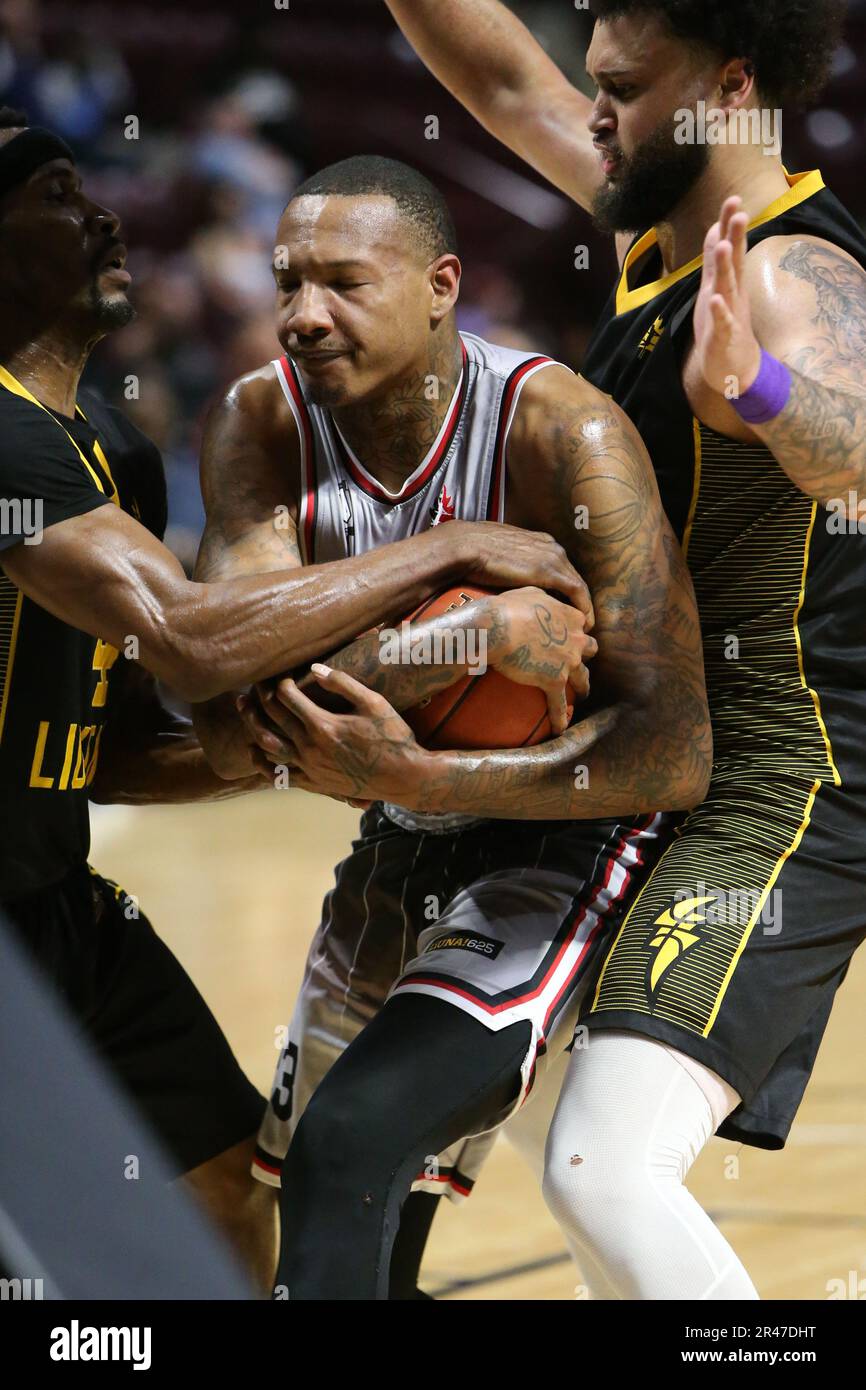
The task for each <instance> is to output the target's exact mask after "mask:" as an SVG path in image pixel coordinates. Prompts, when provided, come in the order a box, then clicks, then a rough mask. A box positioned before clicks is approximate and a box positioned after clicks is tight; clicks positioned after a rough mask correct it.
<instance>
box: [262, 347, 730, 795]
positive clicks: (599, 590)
mask: <svg viewBox="0 0 866 1390" xmlns="http://www.w3.org/2000/svg"><path fill="white" fill-rule="evenodd" d="M506 517H507V520H508V521H509V522H510V523H511V524H513V525H515V526H518V525H523V526H530V527H534V526H539V525H544V526H545V527H546V528H548V529H549V530H550V531H551V533H552V534H554V535H555V536H557V537H558V538H559V539H560V540H561V542H562V545H563V547H564V549H565V550H566V552H567V553H568V554H569V555H571V556H572V557H573V558H574V559H577V558H578V557H579V560H580V564H581V566H582V568H583V573H584V574H585V576H586V578H587V581H588V583H589V584H590V588H591V591H592V593H593V598H594V610H595V619H596V621H595V627H594V629H593V632H594V635H595V636H596V637H597V639H598V644H599V650H598V655H597V656H596V658H595V660H594V661H593V668H592V669H593V695H592V701H591V707H592V713H590V714H589V715H588V716H587V718H586V719H584V720H582V721H581V723H580V724H578V725H577V726H575V727H573V728H572V729H570V730H569V731H568V732H567V733H565V734H564V735H563V736H562V737H560V738H558V739H555V740H551V741H549V742H548V743H546V744H544V745H542V746H540V747H539V748H535V749H519V750H514V751H506V752H501V753H493V752H489V751H485V752H481V753H478V754H473V753H466V754H461V753H426V752H424V750H422V749H420V748H419V747H418V745H417V743H416V742H415V740H414V737H413V736H412V734H411V731H410V730H409V729H408V726H407V725H406V724H405V723H404V722H403V721H402V720H400V719H398V717H397V716H396V714H395V713H394V710H393V709H391V708H390V706H391V705H393V704H394V700H393V699H392V698H391V691H390V689H389V687H390V686H391V685H392V684H393V683H394V675H393V668H391V667H383V668H382V669H381V670H380V671H379V672H371V670H370V667H369V664H368V662H369V657H370V648H369V643H366V642H364V641H362V642H360V643H355V644H353V645H352V646H350V647H349V648H348V649H346V650H344V651H342V652H340V653H338V654H337V655H336V656H335V657H334V658H333V659H332V660H331V661H330V663H329V665H330V666H331V667H332V668H334V670H335V672H339V673H345V674H347V675H350V676H353V677H355V678H357V679H359V680H360V681H361V682H363V684H364V685H365V686H367V687H369V688H370V690H371V691H374V692H376V693H375V694H374V695H371V697H370V700H371V701H372V702H373V703H369V702H365V703H364V705H363V709H364V712H365V714H366V715H367V718H366V719H360V718H356V719H347V718H345V717H342V716H330V715H328V714H327V713H326V712H324V711H321V710H317V709H316V708H315V706H313V705H312V703H311V702H310V701H309V700H307V699H305V698H304V696H303V694H302V693H301V692H299V691H298V690H297V687H296V686H295V685H294V683H293V682H290V681H286V682H283V683H282V684H281V685H280V686H279V689H278V698H276V697H274V695H272V694H269V695H266V696H265V697H264V700H263V710H264V714H263V712H262V709H259V710H256V708H255V707H254V706H247V707H246V708H245V712H244V719H245V722H246V725H247V728H248V730H249V734H250V737H251V738H255V739H256V741H257V743H258V745H259V747H260V749H261V750H262V752H263V754H265V755H266V756H267V757H268V758H270V759H271V761H273V762H278V763H283V762H284V763H286V764H287V765H288V766H289V768H290V771H291V776H292V785H294V786H298V787H301V788H304V789H307V790H316V791H321V792H325V793H327V794H329V795H334V796H339V797H343V798H346V799H350V800H367V799H370V798H379V797H382V798H384V799H387V800H389V801H395V802H397V803H398V804H400V805H404V806H407V807H408V808H409V809H414V810H424V811H458V810H459V811H464V812H468V813H470V814H478V815H485V816H503V817H517V818H520V819H546V818H557V819H559V818H572V817H575V818H591V817H597V816H603V815H618V814H627V813H630V812H638V811H644V810H653V809H657V808H658V807H659V806H664V807H665V808H669V809H678V808H687V807H690V806H692V805H694V804H695V803H696V802H697V801H699V800H700V799H701V797H702V796H703V794H704V792H705V789H706V785H707V782H708V779H709V773H710V765H711V761H712V738H711V733H710V726H709V715H708V712H707V707H706V692H705V688H704V676H703V661H702V651H701V642H700V634H699V626H698V618H697V612H696V607H695V602H694V595H693V591H692V586H691V581H690V579H689V576H688V572H687V570H686V567H685V564H684V562H683V560H682V555H681V552H680V549H679V546H678V544H677V542H676V540H675V538H674V536H673V533H672V532H671V530H670V527H669V525H668V523H667V520H666V518H665V516H664V513H663V511H662V507H661V502H660V499H659V496H658V489H657V486H656V482H655V475H654V473H653V470H652V467H651V464H650V462H649V458H648V457H647V454H646V450H645V449H644V446H643V444H642V442H641V440H640V438H639V436H638V434H637V432H636V430H635V429H634V427H633V426H632V425H631V424H630V422H629V421H628V419H627V417H626V416H625V415H624V414H623V412H622V411H620V410H619V409H618V407H616V406H615V405H614V404H613V402H611V401H610V400H609V399H608V398H607V397H605V396H603V395H602V394H601V393H600V392H599V391H597V390H596V389H595V388H594V387H592V386H590V385H589V383H587V382H585V381H583V380H582V379H581V378H579V377H574V376H572V374H571V373H570V372H568V371H566V370H565V369H564V368H557V367H551V368H548V369H546V370H545V371H543V372H540V373H538V374H537V375H536V376H535V377H534V378H533V379H532V380H531V381H530V382H529V383H527V386H526V387H525V389H524V392H523V394H522V396H521V401H520V405H519V407H518V410H517V412H516V415H515V419H514V423H513V426H512V434H511V436H510V439H509V450H508V492H507V504H506ZM584 517H585V518H586V519H587V522H588V524H587V526H586V529H583V528H582V526H580V527H579V526H578V525H576V524H575V523H576V519H577V518H581V519H583V518H584ZM540 625H541V626H542V627H544V626H545V620H544V619H543V618H542V620H541V624H540ZM520 659H521V658H520V657H519V656H518V657H517V658H516V660H518V661H519V660H520ZM426 680H427V677H426V675H425V673H424V671H423V668H422V669H421V670H420V671H419V670H418V668H408V669H406V668H404V669H403V670H401V671H400V672H399V674H398V676H397V679H396V688H397V690H398V695H399V698H400V700H401V701H403V702H404V705H403V707H404V708H405V707H406V705H408V704H411V703H414V700H413V699H412V698H410V696H411V694H412V691H411V686H412V684H413V681H414V682H415V683H416V686H417V690H416V693H417V692H418V691H421V690H422V689H423V688H424V684H425V681H426ZM322 684H324V685H325V687H326V688H329V689H330V690H331V691H332V693H334V694H339V695H342V696H344V697H345V698H346V699H348V700H349V701H350V702H354V701H355V700H356V699H357V698H361V697H360V695H359V691H358V689H357V688H356V687H354V686H352V685H351V684H346V683H341V682H340V681H339V680H337V679H336V678H335V679H334V681H333V683H329V682H327V681H324V682H322ZM382 696H384V697H385V699H387V701H388V703H387V704H386V703H385V700H384V699H381V698H379V697H382ZM377 699H378V703H376V701H377ZM281 704H282V705H284V706H285V708H283V709H281V708H280V705H281ZM301 712H303V720H301V719H299V718H298V715H299V714H300V713H301ZM265 716H266V717H265ZM578 760H579V761H580V764H581V766H582V767H584V768H585V769H586V776H585V778H582V779H576V778H575V770H576V763H577V762H578ZM257 766H260V767H262V768H263V767H264V766H265V764H264V761H263V758H259V759H258V760H257Z"/></svg>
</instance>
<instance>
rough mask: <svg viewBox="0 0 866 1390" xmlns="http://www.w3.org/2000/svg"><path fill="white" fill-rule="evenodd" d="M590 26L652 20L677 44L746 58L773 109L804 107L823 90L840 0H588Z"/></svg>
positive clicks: (840, 17) (840, 19) (841, 13)
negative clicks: (625, 17)
mask: <svg viewBox="0 0 866 1390" xmlns="http://www.w3.org/2000/svg"><path fill="white" fill-rule="evenodd" d="M591 5H592V11H593V14H594V15H595V17H596V19H600V20H605V19H619V18H620V17H621V16H623V15H652V14H654V15H657V16H658V17H659V18H660V19H662V20H663V21H664V22H665V23H666V24H667V27H668V29H669V30H670V32H671V33H673V34H675V35H676V36H677V37H678V38H682V39H686V40H688V41H689V42H691V43H695V44H699V45H701V46H703V47H704V48H707V49H709V50H711V51H715V52H716V53H718V54H719V55H720V57H721V58H723V59H724V58H747V59H749V60H750V61H751V62H752V64H753V65H754V69H755V76H756V80H757V84H758V89H759V91H760V92H761V94H762V96H764V97H765V98H767V99H768V100H769V101H771V102H772V103H773V104H774V105H776V106H795V107H802V106H807V105H809V104H810V103H811V102H813V101H815V100H816V98H817V97H818V96H819V95H820V93H821V91H822V89H823V87H824V86H825V85H826V83H827V80H828V78H829V76H830V70H831V68H832V64H833V54H834V52H835V50H836V47H837V45H838V43H839V40H840V38H841V34H842V26H843V23H844V18H845V9H846V4H845V0H591Z"/></svg>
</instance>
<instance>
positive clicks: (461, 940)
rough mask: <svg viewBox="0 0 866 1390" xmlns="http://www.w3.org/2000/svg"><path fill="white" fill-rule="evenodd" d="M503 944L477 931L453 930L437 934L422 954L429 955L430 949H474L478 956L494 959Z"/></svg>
mask: <svg viewBox="0 0 866 1390" xmlns="http://www.w3.org/2000/svg"><path fill="white" fill-rule="evenodd" d="M504 945H505V942H504V941H495V940H494V938H493V937H492V936H480V935H479V934H478V932H466V931H454V932H448V934H447V935H446V936H437V937H436V938H435V939H434V940H433V941H431V942H430V945H429V946H425V948H424V955H425V956H429V954H430V952H431V951H474V953H475V954H476V955H478V956H486V957H487V959H488V960H495V959H496V957H497V956H498V955H499V952H500V951H501V950H502V947H503V946H504Z"/></svg>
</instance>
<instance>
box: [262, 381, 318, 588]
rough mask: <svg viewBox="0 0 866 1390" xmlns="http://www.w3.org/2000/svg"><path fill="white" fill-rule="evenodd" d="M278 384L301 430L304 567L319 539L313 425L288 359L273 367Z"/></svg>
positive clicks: (300, 529) (300, 534)
mask: <svg viewBox="0 0 866 1390" xmlns="http://www.w3.org/2000/svg"><path fill="white" fill-rule="evenodd" d="M271 366H272V367H273V369H274V372H275V374H276V378H277V381H278V382H279V383H280V386H281V387H282V391H283V395H284V396H285V398H286V400H287V402H288V405H289V409H290V410H291V412H292V415H293V416H294V418H295V424H296V425H297V427H298V439H299V440H300V446H301V487H300V501H299V506H298V540H299V542H300V547H301V561H302V563H303V564H304V565H311V564H313V547H314V544H315V537H316V479H315V469H314V467H313V449H314V442H313V425H312V421H311V420H310V412H309V410H308V409H307V403H306V401H305V400H304V394H303V392H302V390H301V385H300V382H299V381H298V378H297V376H296V375H295V369H294V367H293V366H292V363H291V362H290V361H289V359H288V357H278V358H275V359H274V361H273V362H272V363H271Z"/></svg>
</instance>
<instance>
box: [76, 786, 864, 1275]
mask: <svg viewBox="0 0 866 1390" xmlns="http://www.w3.org/2000/svg"><path fill="white" fill-rule="evenodd" d="M93 811H94V815H93V826H94V833H93V849H92V853H91V863H92V864H93V865H94V867H95V868H97V869H98V870H99V871H100V872H101V873H103V874H105V875H107V876H108V877H110V878H114V879H116V880H117V881H118V882H119V883H121V884H122V885H123V887H124V888H125V889H126V890H127V891H128V892H130V893H133V894H135V895H136V896H137V898H138V899H139V901H140V903H141V909H142V911H143V912H145V913H146V914H147V915H148V916H149V917H150V919H151V921H152V922H153V923H154V925H155V926H156V928H157V930H158V931H159V932H160V934H161V935H162V936H163V938H164V939H165V940H166V941H167V942H168V943H169V945H170V946H171V948H172V949H173V950H174V952H175V953H176V954H177V956H178V957H179V959H180V960H181V962H182V963H183V965H184V966H185V968H186V969H187V970H188V971H189V973H190V975H191V976H192V978H193V979H194V980H195V982H196V984H197V985H198V986H199V988H200V989H201V991H202V993H203V994H204V996H205V998H206V999H207V1000H208V1002H209V1004H210V1006H211V1007H212V1009H213V1010H214V1012H215V1014H216V1016H217V1018H218V1019H219V1021H220V1023H221V1024H222V1026H223V1028H224V1029H225V1031H226V1033H227V1035H228V1038H229V1040H230V1042H231V1044H232V1046H233V1048H234V1050H235V1052H236V1054H237V1056H238V1058H239V1060H240V1062H241V1065H242V1066H243V1067H244V1068H245V1070H246V1072H247V1074H248V1075H249V1076H250V1078H251V1079H252V1080H253V1081H254V1082H255V1083H256V1084H257V1085H258V1086H259V1087H260V1088H261V1089H262V1090H263V1091H264V1092H265V1093H267V1091H268V1090H269V1088H270V1083H271V1076H272V1071H273V1067H274V1063H275V1059H276V1055H277V1051H276V1045H275V1035H276V1030H277V1029H278V1028H279V1027H280V1025H283V1024H285V1023H287V1022H288V1019H289V1017H290V1014H291V1008H292V1004H293V1001H294V997H295V993H296V990H297V986H298V984H299V982H300V978H301V972H302V968H303V963H304V958H305V954H306V949H307V944H308V941H309V938H310V936H311V934H312V932H313V930H314V929H315V927H316V925H317V923H318V920H319V908H320V905H321V900H322V898H323V896H324V894H325V892H326V891H327V889H328V888H329V887H330V884H331V881H332V869H333V866H334V865H335V864H336V863H337V861H338V860H339V859H340V858H342V856H343V855H344V853H345V852H346V851H347V849H348V847H349V842H350V839H351V837H352V835H353V833H354V830H355V827H356V825H357V813H356V812H353V811H351V810H349V808H348V807H344V806H342V805H340V804H339V803H337V802H333V801H329V800H327V799H325V798H321V797H311V796H308V795H305V794H304V793H303V792H292V791H285V792H280V793H277V792H272V793H271V792H266V793H260V794H258V795H254V796H247V797H242V798H238V799H236V800H233V801H228V802H223V803H221V804H214V805H207V806H181V807H146V808H129V807H94V808H93ZM864 1015H866V949H864V951H862V952H860V954H859V955H858V956H857V957H855V961H854V964H853V966H852V968H851V971H850V972H849V976H848V979H847V981H846V982H845V984H844V985H843V987H842V989H841V991H840V993H839V996H838V998H837V1002H836V1007H835V1010H834V1013H833V1016H832V1018H831V1021H830V1026H829V1030H828V1033H827V1035H826V1037H825V1040H824V1045H823V1049H822V1052H821V1056H820V1057H819V1061H818V1066H817V1069H816V1071H815V1074H814V1076H813V1079H812V1082H811V1085H810V1087H809V1090H808V1092H807V1094H806V1098H805V1101H804V1103H803V1106H802V1108H801V1111H800V1114H799V1117H798V1120H797V1123H796V1125H795V1127H794V1130H793V1132H792V1135H791V1138H790V1140H789V1143H788V1145H787V1147H786V1149H784V1150H783V1151H782V1152H780V1153H764V1152H760V1151H758V1150H756V1149H752V1148H747V1147H740V1146H737V1145H733V1144H730V1143H728V1142H724V1141H722V1140H719V1139H713V1140H712V1141H711V1143H710V1144H709V1145H708V1147H707V1149H706V1150H705V1151H704V1153H703V1154H702V1155H701V1156H700V1158H699V1159H698V1161H697V1163H696V1164H695V1166H694V1168H693V1169H692V1173H691V1175H690V1178H689V1186H690V1187H691V1189H692V1191H693V1192H694V1193H695V1195H696V1196H697V1197H698V1199H699V1200H700V1201H701V1202H702V1203H703V1204H704V1206H705V1207H706V1208H707V1209H708V1210H709V1211H710V1212H711V1214H712V1215H713V1217H714V1218H715V1220H716V1221H718V1223H719V1225H720V1226H721V1228H722V1230H723V1231H724V1233H725V1235H726V1236H727V1238H728V1239H729V1240H730V1241H731V1243H732V1244H733V1245H734V1247H735V1248H736V1250H737V1251H738V1253H739V1254H740V1256H741V1258H742V1259H743V1260H744V1262H745V1264H746V1267H747V1268H748V1270H749V1272H750V1274H751V1275H752V1278H753V1279H754V1281H755V1284H756V1285H757V1288H758V1290H759V1292H760V1294H761V1296H762V1297H763V1298H766V1299H775V1298H794V1299H826V1298H828V1296H829V1295H830V1294H831V1293H835V1295H836V1296H837V1297H838V1296H840V1295H842V1296H847V1297H852V1296H855V1297H856V1296H857V1290H858V1286H859V1297H860V1298H862V1299H866V1060H864V1041H866V1018H864ZM834 1281H836V1282H834ZM861 1281H862V1282H861ZM422 1284H423V1286H424V1287H425V1288H427V1289H428V1290H429V1291H430V1292H432V1293H435V1294H436V1295H437V1296H439V1297H443V1298H456V1299H529V1300H536V1299H538V1300H544V1299H570V1300H571V1299H574V1298H575V1290H576V1288H579V1286H580V1276H579V1273H578V1272H577V1271H576V1269H575V1268H574V1266H573V1265H572V1263H571V1262H570V1260H569V1259H568V1257H567V1255H566V1254H565V1250H564V1246H563V1243H562V1240H561V1239H560V1236H559V1233H558V1231H557V1228H556V1226H555V1224H554V1222H553V1220H552V1218H551V1217H550V1216H549V1215H548V1212H547V1209H546V1207H545V1205H544V1202H543V1201H542V1198H541V1195H540V1193H539V1191H538V1188H537V1183H536V1180H535V1178H534V1176H533V1175H532V1173H531V1171H530V1169H529V1168H528V1167H527V1166H526V1165H525V1163H524V1161H523V1159H522V1158H520V1157H518V1155H517V1154H516V1153H515V1151H514V1150H513V1149H512V1148H511V1146H510V1145H509V1144H508V1143H507V1142H505V1141H503V1140H500V1141H499V1143H498V1144H497V1146H496V1148H495V1150H494V1152H493V1154H492V1157H491V1159H490V1160H489V1162H488V1165H487V1168H486V1169H485V1171H484V1173H483V1175H482V1177H481V1179H480V1180H479V1183H478V1186H477V1187H476V1189H475V1192H474V1193H473V1195H472V1197H471V1199H470V1200H469V1201H466V1202H464V1203H462V1204H461V1205H460V1206H459V1207H453V1206H451V1204H450V1203H448V1202H447V1201H442V1202H441V1203H440V1211H439V1214H438V1215H437V1218H436V1222H435V1224H434V1229H433V1235H432V1237H431V1241H430V1244H429V1247H428V1252H427V1259H426V1262H425V1266H424V1271H423V1276H422ZM843 1291H844V1292H843Z"/></svg>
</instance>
